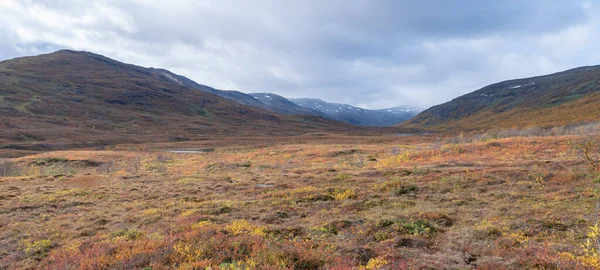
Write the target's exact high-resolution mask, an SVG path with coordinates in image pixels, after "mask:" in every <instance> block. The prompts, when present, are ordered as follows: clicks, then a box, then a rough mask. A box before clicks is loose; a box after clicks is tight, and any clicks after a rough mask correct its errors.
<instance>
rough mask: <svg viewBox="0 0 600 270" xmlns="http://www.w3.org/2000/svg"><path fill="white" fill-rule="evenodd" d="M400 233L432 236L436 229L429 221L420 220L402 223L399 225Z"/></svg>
mask: <svg viewBox="0 0 600 270" xmlns="http://www.w3.org/2000/svg"><path fill="white" fill-rule="evenodd" d="M398 231H399V232H400V233H403V234H408V235H414V236H419V235H425V236H430V235H432V234H434V233H435V228H434V227H433V225H431V223H429V222H428V221H425V220H422V219H418V220H414V221H401V222H399V223H398Z"/></svg>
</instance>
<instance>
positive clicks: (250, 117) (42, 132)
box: [0, 50, 351, 149]
mask: <svg viewBox="0 0 600 270" xmlns="http://www.w3.org/2000/svg"><path fill="white" fill-rule="evenodd" d="M198 89H204V90H205V91H198ZM213 90H215V89H213V88H211V87H208V86H203V85H200V84H197V83H195V82H193V81H191V80H189V79H187V78H185V77H182V76H179V75H176V74H173V73H171V72H168V71H166V70H163V69H153V68H143V67H139V66H135V65H130V64H125V63H121V62H118V61H115V60H112V59H109V58H107V57H104V56H101V55H97V54H93V53H89V52H76V51H69V50H63V51H58V52H55V53H51V54H45V55H40V56H33V57H23V58H17V59H12V60H7V61H3V62H0V127H1V128H0V149H1V148H10V149H59V148H68V147H76V146H93V145H105V144H114V143H123V142H147V141H177V140H192V139H207V138H211V137H214V136H250V135H274V134H275V135H294V134H303V133H307V132H313V131H319V132H322V131H343V130H349V129H350V128H351V127H350V126H347V125H344V124H342V123H337V122H333V121H330V120H326V119H324V118H320V117H316V116H310V115H308V116H307V115H305V116H296V115H282V114H277V113H273V112H270V111H267V110H263V109H260V108H257V107H253V106H247V105H244V104H240V103H238V102H234V101H231V100H229V99H225V98H222V97H221V96H220V95H216V94H213V93H211V91H213ZM219 93H220V94H222V93H221V92H219ZM230 93H231V95H236V94H235V93H234V92H230ZM253 100H255V99H254V98H252V99H251V100H249V101H248V105H251V103H252V102H254V101H253ZM256 101H257V102H258V100H256Z"/></svg>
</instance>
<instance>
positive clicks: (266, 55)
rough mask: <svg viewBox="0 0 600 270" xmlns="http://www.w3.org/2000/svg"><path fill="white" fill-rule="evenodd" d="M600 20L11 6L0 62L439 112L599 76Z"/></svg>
mask: <svg viewBox="0 0 600 270" xmlns="http://www.w3.org/2000/svg"><path fill="white" fill-rule="evenodd" d="M597 11H600V6H598V5H597V4H595V3H594V2H585V1H558V0H545V1H542V0H532V1H517V0H513V1H481V0H462V1H445V0H430V1H392V0H390V1H367V0H351V1H347V0H330V1H317V0H304V1H277V0H257V1H232V0H231V1H210V0H206V1H192V0H179V1H160V0H153V1H142V0H127V1H117V0H95V1H76V0H58V1H56V0H53V1H50V0H41V1H35V2H33V1H31V2H29V1H16V0H4V2H2V3H0V12H1V13H2V14H3V15H4V14H7V15H6V16H3V17H2V18H0V37H2V41H0V58H10V57H14V56H19V55H27V54H36V53H41V52H47V51H51V50H55V49H57V48H73V49H80V50H90V51H94V52H97V53H101V54H105V55H107V56H109V57H113V58H116V59H118V60H121V61H125V62H132V63H135V64H140V65H146V66H154V67H163V68H167V69H171V70H172V71H174V72H178V73H181V74H182V75H185V76H188V77H190V78H192V79H194V80H196V81H198V82H199V83H203V84H208V85H211V86H215V87H219V88H224V89H237V90H241V91H245V92H274V93H278V94H281V95H284V96H289V97H317V98H322V99H325V100H328V101H334V102H345V103H350V104H353V105H364V106H368V107H370V108H383V107H392V106H397V105H402V104H411V105H417V106H423V107H426V106H431V105H434V104H437V103H441V102H444V101H447V100H449V99H451V98H453V97H456V96H458V95H460V94H464V93H467V92H470V91H473V90H476V88H478V87H482V86H484V85H486V84H489V83H494V82H496V81H498V80H503V79H511V78H514V77H524V76H531V75H537V74H542V73H546V72H553V71H558V70H560V69H566V68H571V67H575V66H579V65H586V64H596V63H594V62H593V61H600V58H599V57H594V56H592V57H590V54H594V55H595V46H594V44H597V41H598V38H597V36H599V35H598V34H600V33H599V32H600V30H599V29H600V22H599V21H598V18H597V16H595V14H598V13H597Z"/></svg>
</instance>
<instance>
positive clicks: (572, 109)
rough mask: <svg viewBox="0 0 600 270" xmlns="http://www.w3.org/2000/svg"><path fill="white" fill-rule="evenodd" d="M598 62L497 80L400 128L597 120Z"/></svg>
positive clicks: (489, 126) (599, 94)
mask: <svg viewBox="0 0 600 270" xmlns="http://www.w3.org/2000/svg"><path fill="white" fill-rule="evenodd" d="M599 81H600V66H592V67H581V68H576V69H572V70H568V71H564V72H559V73H555V74H551V75H546V76H539V77H533V78H527V79H518V80H511V81H505V82H500V83H497V84H492V85H489V86H486V87H484V88H482V89H480V90H477V91H475V92H472V93H470V94H466V95H464V96H461V97H458V98H456V99H454V100H452V101H450V102H447V103H444V104H441V105H438V106H434V107H432V108H430V109H428V110H425V111H424V112H422V113H421V114H419V115H418V116H416V117H415V118H413V119H411V120H410V121H408V122H405V123H402V124H400V125H399V126H401V127H420V128H423V129H429V130H458V129H462V130H464V129H492V128H508V127H525V126H542V127H543V126H558V125H568V124H579V123H582V122H589V121H598V120H600V84H599Z"/></svg>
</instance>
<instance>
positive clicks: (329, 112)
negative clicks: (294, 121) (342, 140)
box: [290, 98, 422, 126]
mask: <svg viewBox="0 0 600 270" xmlns="http://www.w3.org/2000/svg"><path fill="white" fill-rule="evenodd" d="M290 101H292V102H294V103H295V104H298V105H300V106H302V107H304V108H309V109H312V110H314V111H317V112H318V113H319V114H320V115H322V116H324V117H326V118H329V119H332V120H337V121H342V122H346V123H350V124H353V125H359V126H392V125H395V124H398V123H400V122H402V121H406V120H407V119H410V118H412V117H414V116H415V115H417V114H418V113H419V112H421V111H422V109H419V108H416V107H411V106H399V107H394V108H389V109H382V110H367V109H363V108H359V107H354V106H350V105H346V104H339V103H330V102H325V101H322V100H320V99H314V98H296V99H290Z"/></svg>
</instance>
